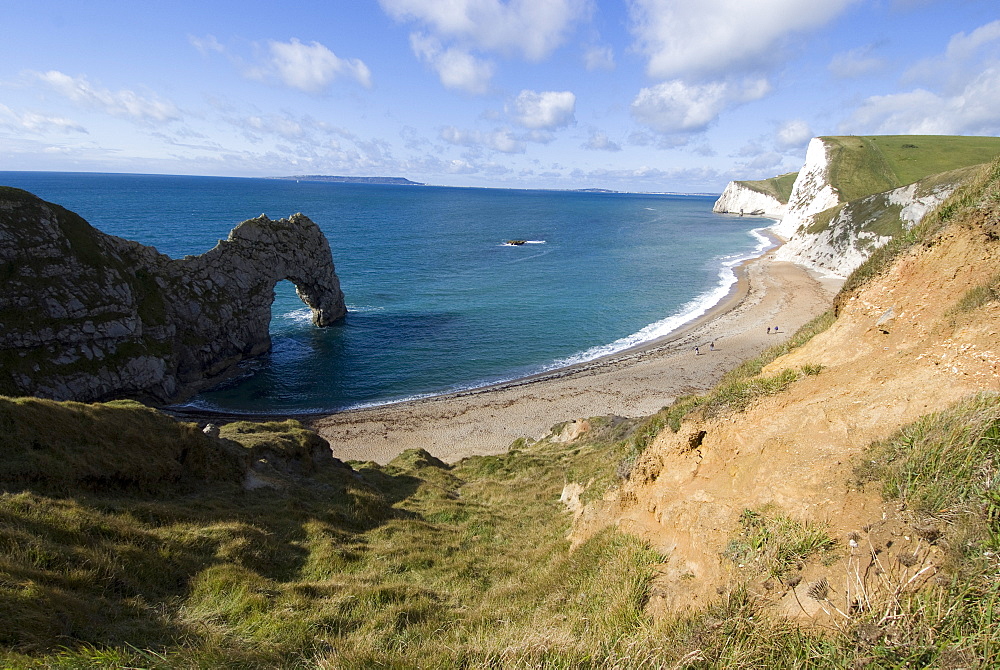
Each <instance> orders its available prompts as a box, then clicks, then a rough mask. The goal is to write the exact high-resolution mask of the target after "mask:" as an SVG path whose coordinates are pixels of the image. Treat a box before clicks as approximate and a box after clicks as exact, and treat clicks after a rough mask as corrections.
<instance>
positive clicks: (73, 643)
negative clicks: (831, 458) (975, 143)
mask: <svg viewBox="0 0 1000 670" xmlns="http://www.w3.org/2000/svg"><path fill="white" fill-rule="evenodd" d="M998 193H1000V166H998V165H994V166H993V167H992V169H991V170H989V171H984V172H982V173H981V174H980V175H979V176H978V177H977V178H976V179H975V180H973V181H972V182H971V183H970V185H969V186H968V187H967V188H966V189H964V190H963V191H961V192H960V193H957V194H956V195H955V196H953V197H952V199H950V200H949V201H948V202H947V203H945V205H944V206H943V207H942V208H941V209H940V210H939V211H938V213H937V214H935V215H934V218H933V219H932V220H929V221H928V223H927V224H926V227H925V228H920V229H917V230H914V231H910V232H911V233H912V234H911V235H910V237H909V238H908V244H909V245H911V246H909V247H903V246H900V247H898V248H896V249H895V252H894V253H896V254H898V253H899V252H900V250H901V249H905V248H913V245H916V246H917V247H919V246H921V245H919V242H920V241H921V240H923V239H927V238H926V237H924V236H926V235H931V234H933V233H934V231H936V230H938V229H940V227H941V226H944V225H951V224H958V225H964V226H969V227H975V228H976V229H977V230H980V229H981V230H982V232H983V233H984V234H985V236H986V237H987V238H989V239H990V240H994V241H995V240H996V239H998V238H1000V232H998V230H997V225H998V224H997V220H998V219H997V214H998V211H1000V195H998ZM899 244H900V245H902V244H903V241H900V243H899ZM887 254H888V252H887ZM892 258H893V256H891V255H887V256H885V257H881V258H880V259H876V260H873V261H872V263H871V264H870V265H869V266H866V268H865V269H864V270H862V271H859V273H858V275H857V277H856V278H855V279H854V280H853V285H852V287H851V288H849V289H848V290H849V291H854V290H857V289H858V287H859V286H862V285H863V284H865V283H866V282H872V281H877V279H878V277H879V275H880V268H884V267H885V265H886V264H887V263H889V262H891V260H892ZM998 285H1000V284H998V283H997V282H996V281H993V282H991V283H989V284H984V285H983V286H981V287H977V288H976V289H975V290H973V291H970V292H969V294H968V295H967V296H964V297H962V299H961V301H960V303H959V304H960V306H961V309H962V310H965V311H966V312H968V313H972V312H975V311H976V310H979V311H980V312H986V311H987V310H992V309H995V307H996V305H997V301H998V300H1000V291H998V289H997V286H998ZM956 300H958V296H956ZM956 318H965V317H964V316H961V315H960V316H959V317H956ZM830 321H832V317H831V316H830V315H827V316H826V317H825V320H823V321H821V322H817V323H814V324H812V326H811V330H810V331H808V332H803V333H800V334H799V335H797V336H796V337H794V338H792V339H791V340H790V342H789V344H787V345H781V346H782V348H781V349H775V350H773V351H771V352H768V353H766V354H765V355H763V356H762V357H761V358H759V359H757V360H754V361H750V362H748V363H747V364H745V365H744V366H741V368H739V369H737V370H735V371H734V372H733V373H732V374H730V375H729V376H727V378H726V379H725V380H724V381H723V383H722V384H720V386H719V387H718V388H717V389H715V390H714V391H712V392H711V393H709V394H706V395H705V396H702V397H696V398H692V397H689V398H685V399H682V400H681V401H680V402H678V403H677V404H676V405H674V406H673V407H671V408H668V409H666V410H665V411H664V412H661V413H660V414H659V415H657V416H655V417H651V418H650V419H648V420H646V421H642V420H622V419H611V418H605V419H591V420H590V425H591V430H590V431H588V432H587V433H585V434H584V435H583V437H581V438H580V439H577V440H575V441H572V442H568V443H565V442H560V441H556V440H549V439H545V440H541V441H539V442H536V443H527V442H525V441H518V442H515V443H514V444H513V445H512V448H511V450H510V451H509V453H506V454H503V455H498V456H478V457H473V458H469V459H466V460H464V461H461V462H460V463H457V464H455V465H454V466H447V465H445V464H443V463H441V462H440V461H438V460H437V459H435V458H433V457H432V456H430V455H429V454H427V453H426V452H422V451H411V452H407V453H404V454H402V455H401V456H400V457H398V458H397V459H396V460H395V461H393V462H392V463H390V464H389V465H386V466H379V465H376V464H374V463H352V464H350V465H351V467H345V466H344V464H341V463H339V462H336V461H334V460H333V459H332V458H327V459H324V458H323V455H324V454H323V449H322V448H323V445H322V444H320V443H318V442H317V441H316V438H315V436H314V435H312V434H310V433H309V432H308V431H304V430H303V429H302V428H301V427H300V426H298V425H297V424H295V423H294V422H282V423H270V424H257V425H255V424H250V423H245V422H243V423H236V424H231V425H228V426H225V427H223V430H222V433H221V438H224V440H225V441H223V440H221V439H216V438H214V437H211V436H207V435H205V434H204V433H202V432H201V431H199V430H198V429H197V427H196V426H194V425H192V424H184V423H177V422H174V421H173V420H172V419H170V418H168V417H166V416H165V415H163V414H161V413H159V412H156V411H154V410H151V409H148V408H145V407H142V406H140V405H138V404H136V403H128V402H125V403H123V402H115V403H107V404H95V405H85V404H79V403H55V402H51V401H43V400H37V399H30V398H19V399H10V398H0V462H2V464H0V622H3V625H0V667H12V668H109V667H110V668H115V667H118V668H124V667H143V668H194V667H204V668H211V667H241V668H273V667H302V668H355V667H357V668H362V667H386V668H404V667H425V668H453V667H469V668H473V667H475V668H480V667H493V668H507V667H532V668H536V667H544V668H604V667H618V668H632V667H635V668H640V667H677V668H724V667H742V668H750V667H773V668H785V667H789V668H790V667H799V668H804V667H810V668H851V667H949V668H957V667H994V666H995V664H996V663H997V662H998V660H1000V658H998V654H1000V651H998V650H1000V634H998V633H997V630H998V627H997V626H996V622H995V611H996V608H997V604H998V603H1000V582H998V580H997V577H996V575H997V567H998V563H997V558H996V557H997V552H998V548H1000V512H998V510H1000V497H998V494H997V479H998V477H997V474H996V473H997V472H1000V400H998V397H997V396H996V395H995V394H993V395H984V396H981V397H979V398H976V399H974V400H972V401H967V402H965V403H961V404H960V405H958V406H957V407H954V408H952V409H951V410H949V411H947V412H944V413H941V414H937V415H933V416H930V417H927V418H925V419H923V420H921V421H919V422H917V423H916V424H914V425H913V426H910V427H907V428H905V429H903V430H901V431H899V432H897V433H895V434H893V435H891V436H889V437H888V438H887V439H885V440H882V441H880V442H878V443H876V444H874V445H872V447H871V448H869V450H868V451H867V452H866V453H865V454H864V455H863V457H862V458H861V460H860V465H862V466H863V467H859V469H858V470H857V472H856V478H857V480H858V482H853V483H851V484H850V485H855V486H857V485H869V486H871V485H874V486H876V487H878V488H880V489H881V490H882V491H883V492H884V495H885V497H886V498H887V499H889V500H899V501H900V502H899V504H900V506H901V509H902V507H906V506H908V507H909V509H912V510H915V511H916V512H918V513H920V514H931V515H938V517H939V520H941V521H942V523H941V524H940V526H941V529H942V530H941V533H942V536H941V538H940V542H939V544H940V547H942V549H941V551H942V552H945V551H946V552H947V558H948V560H949V561H950V562H949V563H948V564H947V565H946V566H945V568H946V569H943V570H942V571H941V573H940V576H939V577H936V578H935V580H933V582H932V583H930V584H929V587H928V588H927V589H926V590H923V591H920V592H917V593H912V592H907V593H903V592H902V591H900V592H894V593H893V594H892V598H891V599H890V600H888V601H886V602H884V603H877V604H878V607H874V608H868V609H866V610H865V611H864V612H863V613H862V612H854V611H853V610H852V611H848V612H845V613H844V614H843V616H842V619H843V621H841V624H842V625H839V626H838V627H836V628H831V629H829V630H824V629H816V628H810V627H800V626H798V625H796V624H794V623H791V622H789V621H788V620H786V619H782V618H779V617H775V616H773V615H772V614H769V613H768V611H767V610H766V609H764V608H763V607H762V606H761V604H760V602H759V600H758V598H757V596H755V595H754V593H753V592H752V591H751V590H749V589H748V588H746V586H745V585H744V586H741V585H734V586H733V587H732V588H730V589H728V590H725V591H723V592H720V594H719V597H718V599H717V601H715V602H713V603H712V604H711V605H709V606H708V607H706V608H704V609H699V610H696V611H691V612H686V613H683V614H678V615H675V616H661V617H659V618H656V619H654V618H653V617H652V616H651V615H650V614H649V612H648V611H647V609H646V605H647V603H648V601H649V600H650V599H651V597H653V596H654V595H655V594H654V591H653V590H654V588H655V586H654V581H653V578H654V575H656V574H657V570H658V568H659V566H660V563H661V561H662V560H663V557H662V556H661V555H659V554H658V553H657V552H655V551H653V550H651V549H650V548H649V546H648V545H647V544H646V543H644V542H643V541H641V540H639V539H636V538H634V537H631V536H628V535H625V534H623V533H620V532H616V531H605V532H602V533H599V534H597V535H595V536H593V537H592V538H591V539H590V540H588V541H587V542H585V543H583V544H582V545H581V546H579V547H578V548H576V549H575V550H574V551H570V545H569V542H568V540H567V532H568V531H569V530H570V527H571V525H572V517H571V515H570V514H569V513H568V512H567V511H566V510H565V509H564V507H563V505H562V504H561V503H560V501H559V498H560V493H561V492H562V491H563V487H564V485H565V484H566V483H569V482H582V483H584V484H585V488H584V490H583V493H582V498H583V502H591V501H594V500H597V499H600V498H601V497H602V495H603V494H604V493H605V492H606V491H608V490H609V489H610V488H612V487H615V486H617V485H618V484H619V483H620V481H621V479H622V478H623V477H628V476H629V475H630V470H631V467H632V464H633V463H634V462H635V459H636V455H637V454H638V453H639V452H642V451H643V450H644V449H648V448H651V447H650V445H651V443H652V442H653V440H654V438H655V437H656V435H657V434H658V433H659V432H660V431H670V430H671V429H673V428H675V427H676V426H677V425H679V422H680V420H681V419H682V418H684V417H685V416H690V415H691V413H698V414H701V415H703V416H722V415H724V416H725V417H726V418H727V419H731V420H732V421H733V422H734V423H736V422H739V421H740V420H741V412H742V411H743V408H745V407H746V406H747V405H748V404H751V403H753V402H754V401H755V399H757V398H759V397H761V396H765V395H774V394H779V393H784V392H785V390H787V389H789V387H793V388H794V386H795V385H798V384H802V383H806V382H804V381H803V380H806V379H822V377H823V375H824V374H825V373H824V371H823V370H822V369H821V366H813V367H811V368H809V369H806V368H800V369H798V370H797V371H794V372H792V373H781V374H778V375H763V376H762V374H761V373H762V371H763V368H764V366H765V365H766V364H767V363H769V362H771V361H772V360H775V359H776V358H777V356H780V355H782V354H784V353H785V351H786V350H787V349H788V348H790V347H795V346H798V345H800V344H802V343H803V342H804V341H805V340H807V339H808V338H809V337H810V336H811V335H812V334H813V333H814V332H815V331H817V330H821V329H822V327H823V326H824V325H826V324H829V322H830ZM946 334H947V333H946ZM561 418H565V417H553V419H554V420H559V419H561ZM748 430H752V427H750V428H748ZM848 485H849V484H848V483H847V482H845V487H846V486H848ZM742 518H743V521H741V523H742V529H739V530H737V532H736V533H735V534H734V536H733V538H732V541H731V542H730V544H729V546H728V547H727V549H726V552H725V553H724V554H722V555H719V556H713V557H712V560H718V561H720V562H729V563H734V564H737V563H738V562H739V563H745V564H749V563H750V560H749V559H753V563H754V566H755V567H759V568H760V569H761V570H763V571H765V572H766V573H767V574H768V575H773V577H771V578H770V581H771V582H772V585H774V584H779V583H781V582H780V581H779V580H786V573H788V572H789V571H790V570H791V571H794V568H790V567H789V566H794V565H797V564H798V563H801V562H805V561H811V560H821V561H822V560H826V559H827V558H829V557H831V556H830V554H831V550H830V549H829V547H831V546H832V545H833V539H832V538H830V537H829V536H828V535H825V534H824V529H823V526H822V525H821V524H819V525H816V524H804V523H801V522H799V521H796V520H794V519H791V518H789V517H786V516H784V515H782V514H780V513H776V512H774V511H773V510H766V509H761V510H747V511H746V512H745V513H744V514H743V517H742ZM935 541H937V540H935ZM824 597H825V596H822V594H818V595H816V597H815V598H814V599H815V600H816V601H817V602H818V601H820V600H822V599H823V598H824Z"/></svg>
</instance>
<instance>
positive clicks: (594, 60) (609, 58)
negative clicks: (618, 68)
mask: <svg viewBox="0 0 1000 670" xmlns="http://www.w3.org/2000/svg"><path fill="white" fill-rule="evenodd" d="M583 64H584V67H586V68H587V70H588V71H590V72H593V71H594V70H608V71H610V70H614V69H615V53H614V51H612V50H611V47H609V46H590V47H587V49H586V51H584V52H583Z"/></svg>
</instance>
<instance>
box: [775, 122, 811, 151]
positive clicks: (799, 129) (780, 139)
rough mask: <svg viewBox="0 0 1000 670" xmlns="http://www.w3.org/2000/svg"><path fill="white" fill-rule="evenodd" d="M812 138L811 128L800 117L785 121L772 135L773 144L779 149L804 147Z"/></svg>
mask: <svg viewBox="0 0 1000 670" xmlns="http://www.w3.org/2000/svg"><path fill="white" fill-rule="evenodd" d="M812 138H813V131H812V128H810V127H809V124H808V123H806V122H805V121H802V120H800V119H795V120H792V121H785V122H784V123H783V124H781V125H780V126H779V127H778V132H777V133H775V136H774V140H775V145H776V146H777V147H778V149H780V150H781V151H787V150H789V149H800V148H804V147H805V146H806V145H807V144H808V143H809V140H811V139H812Z"/></svg>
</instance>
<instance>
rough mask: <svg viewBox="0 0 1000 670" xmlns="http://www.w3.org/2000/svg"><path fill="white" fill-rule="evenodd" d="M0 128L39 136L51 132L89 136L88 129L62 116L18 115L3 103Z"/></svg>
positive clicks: (0, 107)
mask: <svg viewBox="0 0 1000 670" xmlns="http://www.w3.org/2000/svg"><path fill="white" fill-rule="evenodd" d="M0 126H6V127H8V128H12V129H14V130H19V131H24V132H29V133H39V134H42V133H47V132H50V131H56V132H60V133H84V134H87V129H86V128H84V127H83V126H81V125H80V124H79V123H77V122H76V121H71V120H70V119H66V118H63V117H61V116H48V115H46V114H38V113H36V112H20V113H18V112H15V111H14V110H13V109H11V108H10V107H8V106H7V105H4V104H3V103H0Z"/></svg>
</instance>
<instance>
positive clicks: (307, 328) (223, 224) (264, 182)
mask: <svg viewBox="0 0 1000 670" xmlns="http://www.w3.org/2000/svg"><path fill="white" fill-rule="evenodd" d="M0 185H5V186H14V187H17V188H22V189H25V190H28V191H30V192H32V193H34V194H36V195H38V196H39V197H41V198H43V199H45V200H48V201H50V202H54V203H57V204H59V205H62V206H63V207H66V208H67V209H70V210H72V211H74V212H76V213H78V214H80V215H81V216H83V217H84V218H85V219H86V220H87V221H89V222H90V223H91V225H93V226H95V227H96V228H98V229H100V230H102V231H104V232H106V233H109V234H112V235H118V236H120V237H125V238H129V239H133V240H137V241H139V242H141V243H143V244H147V245H151V246H154V247H156V248H157V249H158V250H159V251H160V252H162V253H165V254H167V255H169V256H171V257H173V258H180V257H183V256H185V255H189V254H200V253H203V252H205V251H208V250H209V249H211V248H212V247H213V246H215V244H216V243H217V242H218V241H219V240H220V239H225V238H226V236H227V235H228V233H229V231H230V229H232V228H233V227H234V226H236V225H237V224H238V223H239V222H241V221H243V220H245V219H249V218H252V217H255V216H257V215H259V214H261V213H264V214H266V215H268V216H269V217H271V218H272V219H277V218H282V217H287V216H290V215H291V214H294V213H296V212H302V213H304V214H306V215H307V216H308V217H309V218H311V219H312V220H313V221H315V222H316V223H317V224H318V225H319V226H320V228H321V229H322V230H323V232H324V233H325V234H326V237H327V239H328V240H329V242H330V247H331V250H332V252H333V259H334V263H335V265H336V270H337V274H338V276H339V277H340V281H341V286H342V288H343V290H344V294H345V297H346V302H347V308H348V315H347V317H346V318H345V319H344V321H343V322H342V323H340V324H338V325H335V326H333V327H329V328H316V327H314V326H312V325H311V323H310V312H309V310H308V308H306V307H305V305H304V304H303V303H302V302H301V301H300V300H299V299H298V297H297V296H296V294H295V289H294V286H292V285H291V283H290V282H288V281H283V282H280V283H279V284H278V285H277V287H276V288H275V298H274V303H273V305H272V317H271V324H270V332H271V339H272V350H271V351H270V353H268V354H265V355H264V356H261V357H259V358H257V359H255V360H252V361H248V362H246V363H245V364H244V366H243V369H242V370H241V373H240V374H239V375H237V376H236V377H234V378H232V379H230V380H228V381H226V382H224V383H223V384H221V385H220V386H218V387H216V388H214V389H211V390H209V391H206V392H204V393H202V394H200V395H198V396H196V397H195V398H193V399H192V400H191V401H190V402H188V403H186V406H187V407H189V408H193V409H199V410H204V411H219V412H227V413H246V414H264V413H267V414H273V413H289V414H299V413H302V414H307V413H314V412H316V413H320V412H334V411H340V410H344V409H348V408H358V407H369V406H375V405H380V404H387V403H392V402H398V401H402V400H410V399H416V398H422V397H427V396H433V395H438V394H446V393H452V392H457V391H463V390H470V389H474V388H478V387H483V386H488V385H492V384H497V383H501V382H506V381H512V380H516V379H520V378H524V377H528V376H531V375H535V374H539V373H543V372H547V371H551V370H555V369H559V368H564V367H567V366H570V365H573V364H577V363H583V362H587V361H591V360H594V359H597V358H600V357H602V356H607V355H610V354H614V353H617V352H620V351H623V350H626V349H629V348H632V347H636V346H639V345H641V344H643V343H646V342H649V341H652V340H655V339H657V338H660V337H663V336H665V335H667V334H668V333H670V332H671V331H674V330H676V329H677V328H678V327H680V326H682V325H683V324H685V323H687V322H690V321H691V320H693V319H695V318H697V317H698V316H700V315H702V314H704V313H705V312H706V311H707V310H708V309H710V308H711V307H712V306H713V305H715V304H717V303H718V302H719V301H720V300H721V299H723V298H724V297H725V296H726V295H727V293H728V292H729V290H730V289H731V287H732V286H733V284H734V283H735V281H736V277H735V273H734V268H735V267H736V266H737V265H738V264H739V263H741V262H742V261H744V260H746V259H748V258H752V257H755V256H758V255H760V254H761V253H763V252H764V251H765V250H766V249H767V248H768V247H769V246H770V244H771V243H770V242H769V241H768V238H767V237H766V236H765V235H764V234H763V231H762V230H761V229H760V228H759V227H760V226H761V222H760V220H759V219H754V218H741V217H736V216H729V215H719V214H714V213H713V212H712V205H713V203H714V202H715V199H716V196H712V195H668V194H636V193H609V192H590V191H556V190H512V189H490V188H455V187H439V186H402V185H378V184H353V183H325V182H310V181H296V180H294V179H292V180H286V179H257V178H228V177H194V176H166V175H138V174H96V173H54V172H0ZM511 240H524V241H525V243H524V244H517V245H512V244H510V243H509V242H510V241H511Z"/></svg>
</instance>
